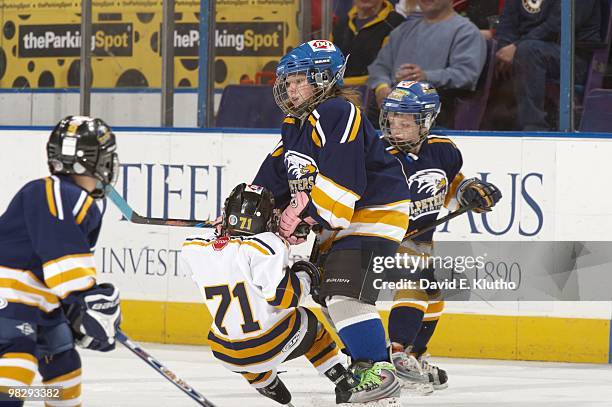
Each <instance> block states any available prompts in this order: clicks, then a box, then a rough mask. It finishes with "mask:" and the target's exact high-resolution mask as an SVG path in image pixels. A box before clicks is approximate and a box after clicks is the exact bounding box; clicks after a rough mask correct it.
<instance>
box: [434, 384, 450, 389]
mask: <svg viewBox="0 0 612 407" xmlns="http://www.w3.org/2000/svg"><path fill="white" fill-rule="evenodd" d="M433 388H434V389H435V390H444V389H446V388H448V382H446V383H442V384H434V386H433Z"/></svg>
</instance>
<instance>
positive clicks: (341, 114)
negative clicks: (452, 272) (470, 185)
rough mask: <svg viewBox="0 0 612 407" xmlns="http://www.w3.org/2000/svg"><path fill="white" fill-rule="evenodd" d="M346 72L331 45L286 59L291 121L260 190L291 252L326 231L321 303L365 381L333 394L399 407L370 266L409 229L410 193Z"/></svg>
mask: <svg viewBox="0 0 612 407" xmlns="http://www.w3.org/2000/svg"><path fill="white" fill-rule="evenodd" d="M345 66H346V61H345V58H344V56H343V55H342V53H341V52H340V51H339V50H338V49H337V48H336V46H335V45H334V44H333V43H331V42H329V41H326V40H314V41H309V42H307V43H304V44H302V45H300V46H298V47H297V48H295V49H293V50H291V51H290V52H289V53H288V54H286V55H285V56H283V57H282V58H281V60H280V62H279V64H278V67H277V80H276V83H275V85H274V96H275V99H276V103H277V104H278V105H279V107H280V108H281V109H282V110H283V111H284V112H285V113H286V114H287V116H286V117H285V119H284V123H283V125H282V141H281V143H279V144H278V146H277V147H276V149H275V150H274V151H273V152H272V153H270V154H269V155H268V157H267V158H266V159H265V161H264V162H263V164H262V166H261V168H260V169H259V172H258V174H257V176H256V177H255V181H254V183H256V184H258V185H263V186H265V187H266V188H268V189H270V190H271V191H272V193H273V194H274V197H275V199H276V200H277V207H278V208H284V211H283V213H282V216H281V221H280V233H281V235H282V236H283V237H285V238H287V239H289V241H290V242H291V243H292V244H296V243H300V242H302V241H304V239H303V237H301V238H300V236H299V233H295V232H296V228H297V227H298V225H300V224H303V223H307V224H308V225H314V224H318V225H319V227H321V228H322V229H324V232H323V233H322V234H321V235H320V236H319V247H320V251H321V252H322V253H327V255H326V259H325V262H324V267H323V268H324V270H325V272H324V273H325V274H324V278H323V282H322V285H321V298H322V302H324V303H325V304H326V305H327V312H328V314H329V316H330V318H331V320H332V321H333V324H334V327H335V329H336V330H337V331H338V335H339V336H340V338H341V339H342V341H343V343H344V345H345V346H346V349H347V350H348V352H349V353H350V355H351V357H352V359H353V361H354V363H353V366H352V370H353V372H354V373H355V374H356V375H357V376H358V377H359V378H360V383H359V385H358V386H356V387H354V388H353V389H351V390H350V391H348V392H343V393H340V392H339V393H337V402H338V403H342V402H348V403H365V402H370V401H376V400H378V401H379V403H378V405H381V406H382V405H398V404H399V394H400V389H401V385H400V382H399V380H398V378H397V376H396V374H395V368H394V366H393V364H392V363H390V362H391V361H390V357H389V353H388V350H387V344H386V337H385V331H384V328H383V325H382V321H381V319H380V315H379V313H378V310H377V309H376V306H375V302H376V300H377V298H378V290H377V289H376V288H375V285H374V284H373V280H374V279H375V278H379V277H380V275H378V274H375V273H373V272H372V270H371V268H370V265H371V259H372V257H373V256H393V255H395V253H396V251H397V248H398V246H399V243H400V242H401V240H402V238H403V236H404V233H405V231H406V229H407V227H408V210H409V191H408V188H407V180H406V177H405V175H404V173H403V171H402V167H401V164H400V162H399V160H398V159H396V158H394V157H393V156H392V155H391V154H389V153H387V152H386V151H385V145H384V143H383V142H382V140H380V138H379V137H378V136H377V134H376V132H375V130H374V128H373V126H372V125H371V123H370V122H369V121H368V120H367V118H366V117H364V115H363V113H362V112H361V110H360V109H359V107H358V106H357V105H356V104H355V100H354V99H353V98H352V95H351V94H350V93H349V92H348V91H346V90H345V89H343V88H342V86H343V75H344V69H345ZM290 201H291V204H289V203H290Z"/></svg>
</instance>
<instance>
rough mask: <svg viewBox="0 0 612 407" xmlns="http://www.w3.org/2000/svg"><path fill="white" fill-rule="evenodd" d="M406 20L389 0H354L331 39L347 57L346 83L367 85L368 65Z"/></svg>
mask: <svg viewBox="0 0 612 407" xmlns="http://www.w3.org/2000/svg"><path fill="white" fill-rule="evenodd" d="M403 21H404V17H403V16H402V15H400V14H399V13H397V12H395V10H394V9H393V5H392V4H391V3H390V2H389V1H388V0H355V1H354V2H353V8H351V9H350V10H349V12H348V15H346V16H343V17H340V18H339V19H338V21H337V22H336V24H335V25H334V29H333V31H332V39H331V41H332V42H333V43H334V44H336V46H337V47H338V48H340V50H341V51H342V53H343V54H344V55H347V56H349V55H350V57H349V58H348V61H347V65H346V71H345V73H344V84H345V85H348V86H356V85H364V84H365V83H366V80H367V79H368V65H370V64H371V63H372V61H374V58H376V54H378V51H379V50H380V48H381V47H382V46H383V45H384V44H385V43H386V41H387V36H388V35H389V33H390V32H391V30H393V29H394V28H395V27H397V26H398V25H400V24H401V23H402V22H403Z"/></svg>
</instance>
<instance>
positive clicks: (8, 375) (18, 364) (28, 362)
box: [0, 175, 104, 406]
mask: <svg viewBox="0 0 612 407" xmlns="http://www.w3.org/2000/svg"><path fill="white" fill-rule="evenodd" d="M103 209H104V208H103V202H101V201H98V202H96V201H94V199H93V198H92V197H91V196H89V193H88V192H87V191H85V190H84V189H82V188H81V187H79V186H78V185H76V184H75V183H74V182H73V181H72V180H71V178H70V177H69V176H65V175H52V176H50V177H47V178H43V179H38V180H35V181H31V182H29V183H28V184H26V185H25V186H24V187H23V188H22V189H21V190H20V191H19V192H18V193H17V194H16V195H15V197H14V198H13V200H12V201H11V202H10V204H9V206H8V208H7V210H6V212H5V213H4V214H3V215H2V216H0V302H1V303H0V327H1V328H2V329H1V332H0V387H1V388H6V387H7V386H17V385H29V384H31V382H32V380H33V378H34V374H35V372H36V370H37V369H38V370H39V371H40V373H41V375H42V377H43V382H45V383H51V382H52V383H54V384H58V385H63V386H65V387H66V389H65V390H66V391H65V392H64V398H65V399H64V400H62V402H63V404H62V405H66V406H76V405H80V367H81V366H80V360H79V358H78V354H77V353H76V351H75V350H74V349H73V348H74V344H73V342H74V340H73V338H72V334H71V332H70V329H69V328H68V325H67V324H66V322H67V320H66V317H65V315H64V312H63V309H62V302H63V301H65V300H66V299H67V298H68V297H69V296H70V294H71V293H75V292H80V291H84V290H87V289H89V288H91V287H92V286H94V285H95V283H96V269H95V264H94V258H93V252H92V250H93V248H94V246H95V244H96V241H97V239H98V234H99V231H100V227H101V221H102V214H103V212H104V211H103ZM50 355H59V356H56V357H54V358H53V359H46V360H44V357H47V356H50ZM0 390H1V389H0ZM48 405H53V403H52V402H49V403H48Z"/></svg>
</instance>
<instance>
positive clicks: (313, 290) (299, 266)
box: [291, 260, 325, 306]
mask: <svg viewBox="0 0 612 407" xmlns="http://www.w3.org/2000/svg"><path fill="white" fill-rule="evenodd" d="M291 272H292V273H296V274H297V273H300V272H302V273H306V274H307V275H308V277H309V278H310V295H311V296H312V299H313V300H314V301H315V302H316V303H317V304H321V302H320V298H319V292H320V291H321V270H320V269H319V268H318V267H317V266H315V265H314V264H312V263H311V262H309V261H305V260H299V261H296V262H295V263H293V266H291ZM321 305H323V306H325V304H321Z"/></svg>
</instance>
